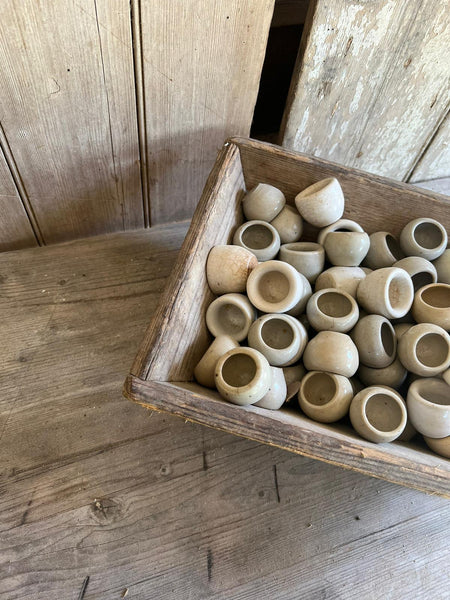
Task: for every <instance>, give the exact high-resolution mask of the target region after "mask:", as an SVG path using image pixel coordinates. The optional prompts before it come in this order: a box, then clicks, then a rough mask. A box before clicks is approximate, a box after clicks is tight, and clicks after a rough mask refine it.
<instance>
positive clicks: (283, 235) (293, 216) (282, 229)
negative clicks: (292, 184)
mask: <svg viewBox="0 0 450 600" xmlns="http://www.w3.org/2000/svg"><path fill="white" fill-rule="evenodd" d="M270 224H271V225H272V226H273V227H275V229H276V230H277V231H278V234H279V236H280V240H281V243H282V244H288V243H290V242H297V241H298V240H299V239H300V238H301V237H302V233H303V219H302V217H301V215H300V213H299V212H298V210H297V209H296V208H295V207H294V206H290V205H289V204H286V206H285V207H284V208H283V210H282V211H281V212H280V213H279V214H278V215H277V216H276V217H275V219H273V221H271V222H270Z"/></svg>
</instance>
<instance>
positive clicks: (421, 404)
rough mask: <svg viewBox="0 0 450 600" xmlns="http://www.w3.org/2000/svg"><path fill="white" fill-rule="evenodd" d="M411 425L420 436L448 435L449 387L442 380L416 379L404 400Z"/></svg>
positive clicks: (449, 414) (449, 428)
mask: <svg viewBox="0 0 450 600" xmlns="http://www.w3.org/2000/svg"><path fill="white" fill-rule="evenodd" d="M406 403H407V405H408V415H409V418H410V419H411V423H412V424H413V426H414V427H415V428H416V429H417V431H418V432H419V433H421V434H422V435H426V436H427V437H430V438H444V437H447V436H449V435H450V386H449V385H448V384H447V383H446V382H445V381H443V380H442V379H437V378H428V379H416V381H413V383H412V384H411V385H410V386H409V389H408V396H407V398H406Z"/></svg>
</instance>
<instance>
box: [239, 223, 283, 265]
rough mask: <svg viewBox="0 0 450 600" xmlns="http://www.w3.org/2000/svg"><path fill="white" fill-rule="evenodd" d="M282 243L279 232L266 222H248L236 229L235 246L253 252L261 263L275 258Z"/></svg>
mask: <svg viewBox="0 0 450 600" xmlns="http://www.w3.org/2000/svg"><path fill="white" fill-rule="evenodd" d="M280 243H281V242H280V236H279V235H278V231H277V230H276V229H275V227H273V226H272V225H271V224H270V223H266V222H265V221H247V222H246V223H243V224H242V225H241V226H240V227H238V228H237V229H236V231H235V233H234V236H233V244H235V245H236V246H241V247H242V248H245V249H246V250H249V251H250V252H253V254H254V255H255V256H256V258H257V259H258V260H259V261H260V262H263V261H266V260H271V259H272V258H274V257H275V256H276V255H277V254H278V251H279V249H280Z"/></svg>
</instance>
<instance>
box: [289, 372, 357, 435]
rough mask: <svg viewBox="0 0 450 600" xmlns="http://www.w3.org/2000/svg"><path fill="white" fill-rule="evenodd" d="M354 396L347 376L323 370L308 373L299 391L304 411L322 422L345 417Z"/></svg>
mask: <svg viewBox="0 0 450 600" xmlns="http://www.w3.org/2000/svg"><path fill="white" fill-rule="evenodd" d="M352 398H353V388H352V385H351V383H350V381H349V379H347V377H343V376H342V375H336V374H335V373H324V372H323V371H310V372H309V373H307V374H306V375H305V377H304V378H303V379H302V382H301V385H300V390H299V392H298V403H299V405H300V408H301V409H302V411H303V412H304V413H305V415H307V416H308V417H310V418H311V419H314V420H315V421H319V422H320V423H334V422H335V421H339V419H342V417H345V415H346V414H347V413H348V409H349V407H350V403H351V401H352Z"/></svg>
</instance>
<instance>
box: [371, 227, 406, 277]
mask: <svg viewBox="0 0 450 600" xmlns="http://www.w3.org/2000/svg"><path fill="white" fill-rule="evenodd" d="M404 257H405V255H404V253H403V251H402V249H401V248H400V244H399V243H398V241H397V240H396V239H395V237H394V236H393V235H392V234H390V233H388V232H387V231H377V232H375V233H372V234H371V235H370V247H369V251H368V253H367V255H366V258H365V259H364V265H365V266H367V267H369V268H370V269H381V268H382V267H392V265H393V264H394V263H395V262H397V261H399V260H401V259H402V258H404Z"/></svg>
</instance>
